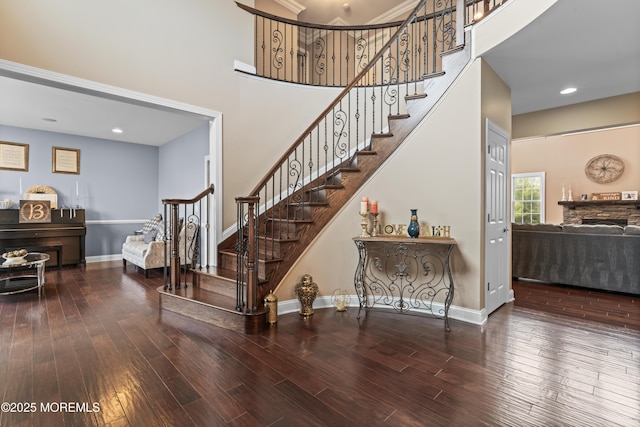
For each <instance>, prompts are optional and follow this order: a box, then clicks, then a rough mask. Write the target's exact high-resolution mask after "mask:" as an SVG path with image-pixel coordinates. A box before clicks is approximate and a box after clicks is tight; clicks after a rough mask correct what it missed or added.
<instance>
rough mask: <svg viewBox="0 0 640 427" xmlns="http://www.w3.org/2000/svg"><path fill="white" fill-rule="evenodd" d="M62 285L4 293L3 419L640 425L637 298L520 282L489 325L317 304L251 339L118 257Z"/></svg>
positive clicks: (0, 301) (0, 338)
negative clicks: (192, 315) (171, 307)
mask: <svg viewBox="0 0 640 427" xmlns="http://www.w3.org/2000/svg"><path fill="white" fill-rule="evenodd" d="M47 278H48V283H47V285H46V289H45V292H44V294H43V296H42V297H40V298H38V295H37V293H36V292H30V293H25V294H20V295H10V296H3V297H0V393H2V401H3V402H8V405H7V404H6V403H5V404H3V406H2V412H1V413H0V424H1V425H2V426H31V425H35V426H76V425H77V426H91V425H100V426H106V425H108V426H155V425H158V426H160V425H165V426H192V425H198V426H218V425H222V426H227V425H228V426H325V425H333V426H353V425H356V426H359V425H362V426H365V425H366V426H448V427H451V426H478V425H491V426H635V425H639V423H640V331H639V328H638V323H637V316H638V309H637V304H638V302H637V299H634V298H631V297H625V296H623V298H624V299H625V301H626V302H617V301H616V299H615V296H612V295H611V294H605V296H600V295H593V297H594V298H596V299H597V300H598V301H599V302H601V303H602V304H600V305H598V306H597V307H595V308H593V310H592V309H591V308H589V307H591V306H593V305H594V304H591V303H588V302H587V300H586V299H585V298H587V297H586V296H585V295H583V294H580V293H575V292H573V291H571V292H567V289H562V290H560V291H552V290H550V288H549V287H543V286H544V285H539V284H526V283H520V282H518V283H515V284H514V290H515V294H516V302H515V303H511V304H507V305H505V306H503V307H501V308H500V309H499V310H497V311H496V312H494V313H493V314H492V315H491V316H490V318H489V321H488V323H487V324H486V325H485V326H482V327H480V326H474V325H471V324H468V323H464V322H460V321H456V320H452V321H451V332H449V333H446V332H445V331H444V330H443V325H442V321H441V320H437V319H430V318H426V317H424V316H416V315H398V314H395V313H393V312H389V311H387V310H379V311H370V312H368V313H367V314H366V315H364V316H363V317H362V318H361V319H360V320H359V321H358V320H357V319H356V313H357V309H354V308H351V309H349V310H348V311H346V312H343V313H338V312H335V311H334V310H332V309H321V310H318V309H317V310H316V312H315V314H314V315H313V316H310V317H309V318H303V317H302V316H300V315H299V314H297V313H291V314H286V315H281V316H280V317H279V321H278V324H277V325H274V326H272V327H270V328H268V329H267V330H266V331H265V332H263V333H261V334H257V335H243V334H239V333H234V332H231V331H228V330H225V329H220V328H217V327H214V326H211V325H208V324H205V323H200V322H198V321H194V320H190V319H186V318H184V317H181V316H180V315H177V314H173V313H166V312H160V311H159V307H158V294H157V292H156V291H155V289H156V287H158V286H159V285H160V284H161V281H162V278H161V277H160V276H159V275H152V277H151V278H149V279H145V278H144V275H143V274H138V273H135V272H133V270H131V269H129V270H128V271H127V272H126V273H124V274H123V271H122V267H121V266H120V264H119V263H103V264H89V265H88V266H87V267H86V268H77V269H65V270H60V271H50V272H48V273H47ZM344 285H345V286H348V285H349V284H344ZM555 292H560V293H559V294H556V293H555ZM589 298H591V297H589ZM555 300H562V302H563V303H562V305H561V306H562V307H564V309H560V308H558V307H560V306H555V308H553V307H554V304H553V301H555ZM541 307H542V308H545V307H546V308H547V309H548V308H549V307H552V309H551V310H548V311H541V310H539V308H541ZM580 308H582V310H581V309H580ZM585 311H589V312H591V311H593V312H595V313H597V314H595V315H594V316H593V317H589V316H586V315H585V316H584V317H585V318H586V319H587V320H585V318H583V315H582V314H580V313H584V312H585ZM604 312H606V313H613V314H610V315H605V314H603V313H604ZM621 312H628V314H629V316H628V317H625V316H624V315H622V316H621V317H622V318H623V319H624V321H623V322H622V323H618V324H613V323H610V322H607V321H606V320H607V319H609V318H613V317H616V315H617V314H619V313H621ZM576 313H578V314H576ZM614 314H615V315H614ZM576 316H578V317H576ZM618 317H620V316H618ZM632 317H633V318H634V319H635V320H629V321H627V318H628V319H631V318H632ZM588 319H591V320H588ZM65 405H66V406H65Z"/></svg>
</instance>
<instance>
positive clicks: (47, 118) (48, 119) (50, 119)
mask: <svg viewBox="0 0 640 427" xmlns="http://www.w3.org/2000/svg"><path fill="white" fill-rule="evenodd" d="M42 120H44V121H45V122H51V123H55V122H57V121H58V120H57V119H52V118H51V117H43V118H42Z"/></svg>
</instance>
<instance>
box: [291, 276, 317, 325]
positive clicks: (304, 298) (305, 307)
mask: <svg viewBox="0 0 640 427" xmlns="http://www.w3.org/2000/svg"><path fill="white" fill-rule="evenodd" d="M295 293H296V296H297V297H298V301H300V314H301V315H302V316H310V315H312V314H313V301H315V299H316V297H317V296H318V285H316V284H315V283H314V282H313V277H311V275H309V274H305V275H304V276H302V280H301V281H300V283H298V284H297V285H296V288H295Z"/></svg>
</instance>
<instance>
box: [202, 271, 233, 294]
mask: <svg viewBox="0 0 640 427" xmlns="http://www.w3.org/2000/svg"><path fill="white" fill-rule="evenodd" d="M196 286H197V287H199V288H201V289H206V290H207V291H211V292H216V293H218V294H221V295H224V296H227V297H230V298H235V297H236V284H235V282H232V281H230V280H228V279H225V278H222V277H216V276H208V275H204V274H200V275H198V283H197V285H196Z"/></svg>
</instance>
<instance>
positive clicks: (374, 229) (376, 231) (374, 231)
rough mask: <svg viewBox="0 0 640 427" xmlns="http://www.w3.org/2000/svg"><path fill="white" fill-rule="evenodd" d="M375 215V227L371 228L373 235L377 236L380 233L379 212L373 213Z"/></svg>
mask: <svg viewBox="0 0 640 427" xmlns="http://www.w3.org/2000/svg"><path fill="white" fill-rule="evenodd" d="M371 216H373V227H372V228H371V237H376V236H377V235H378V212H376V213H372V214H371Z"/></svg>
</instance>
